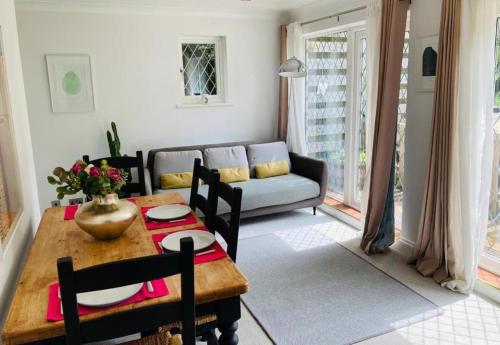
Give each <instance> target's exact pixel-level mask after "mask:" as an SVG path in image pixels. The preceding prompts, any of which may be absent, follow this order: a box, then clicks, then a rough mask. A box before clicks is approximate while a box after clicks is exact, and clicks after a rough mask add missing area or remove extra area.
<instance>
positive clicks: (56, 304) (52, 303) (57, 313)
mask: <svg viewBox="0 0 500 345" xmlns="http://www.w3.org/2000/svg"><path fill="white" fill-rule="evenodd" d="M151 283H152V285H153V288H154V291H153V292H148V289H147V287H146V284H144V286H143V287H142V289H141V290H140V291H139V292H138V293H136V294H135V295H133V296H132V297H130V298H129V299H127V300H125V301H123V302H121V303H119V304H116V305H113V306H109V307H103V308H92V307H85V306H82V305H79V306H78V313H79V314H80V316H82V315H87V314H92V313H96V312H98V311H101V310H106V309H110V308H114V307H118V306H122V305H127V304H132V303H137V302H141V301H144V300H145V299H151V298H158V297H162V296H166V295H168V293H169V292H168V287H167V284H166V283H165V281H164V280H163V279H157V280H153V281H152V282H151ZM58 291H59V283H54V284H52V285H50V286H49V304H48V308H47V320H48V321H60V320H63V319H64V316H63V315H62V314H61V304H60V300H59V294H58Z"/></svg>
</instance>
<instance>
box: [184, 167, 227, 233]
mask: <svg viewBox="0 0 500 345" xmlns="http://www.w3.org/2000/svg"><path fill="white" fill-rule="evenodd" d="M200 180H202V181H203V182H204V183H205V184H207V185H208V193H207V197H205V196H203V195H201V194H200V193H199V192H198V191H199V185H200ZM219 180H220V175H219V172H218V171H217V170H210V169H208V168H207V167H205V166H202V165H201V159H199V158H196V159H195V160H194V167H193V181H192V183H191V197H190V198H189V206H190V207H191V209H192V210H193V211H195V210H196V209H199V210H200V211H201V212H202V213H203V214H204V215H205V225H206V226H207V228H210V224H211V221H212V218H213V217H214V215H215V214H216V213H217V197H216V195H215V188H216V186H217V184H218V183H219Z"/></svg>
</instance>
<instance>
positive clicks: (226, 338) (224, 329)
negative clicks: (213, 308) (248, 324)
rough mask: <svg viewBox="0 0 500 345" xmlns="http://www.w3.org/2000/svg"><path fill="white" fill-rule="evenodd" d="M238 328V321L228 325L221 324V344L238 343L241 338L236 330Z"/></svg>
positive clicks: (232, 344) (233, 344) (236, 344)
mask: <svg viewBox="0 0 500 345" xmlns="http://www.w3.org/2000/svg"><path fill="white" fill-rule="evenodd" d="M237 330H238V322H233V323H230V324H227V325H220V326H219V331H220V333H221V334H220V337H219V344H220V345H238V342H239V339H238V335H237V334H236V331H237Z"/></svg>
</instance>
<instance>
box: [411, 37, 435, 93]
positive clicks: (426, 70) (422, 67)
mask: <svg viewBox="0 0 500 345" xmlns="http://www.w3.org/2000/svg"><path fill="white" fill-rule="evenodd" d="M438 44H439V36H438V35H434V36H426V37H420V38H417V40H416V54H415V75H416V90H417V91H418V92H433V91H434V83H435V81H436V65H437V54H438Z"/></svg>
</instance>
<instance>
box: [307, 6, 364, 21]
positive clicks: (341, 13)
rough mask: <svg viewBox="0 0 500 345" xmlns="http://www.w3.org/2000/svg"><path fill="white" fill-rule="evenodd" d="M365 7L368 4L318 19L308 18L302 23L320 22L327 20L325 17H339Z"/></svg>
mask: <svg viewBox="0 0 500 345" xmlns="http://www.w3.org/2000/svg"><path fill="white" fill-rule="evenodd" d="M364 9H366V6H361V7H356V8H353V9H352V10H348V11H343V12H339V13H335V14H332V15H329V16H326V17H321V18H318V19H313V20H308V21H307V22H302V23H300V25H307V24H312V23H316V22H319V21H322V20H325V19H330V18H335V17H339V16H342V15H344V14H348V13H352V12H356V11H361V10H364Z"/></svg>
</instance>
